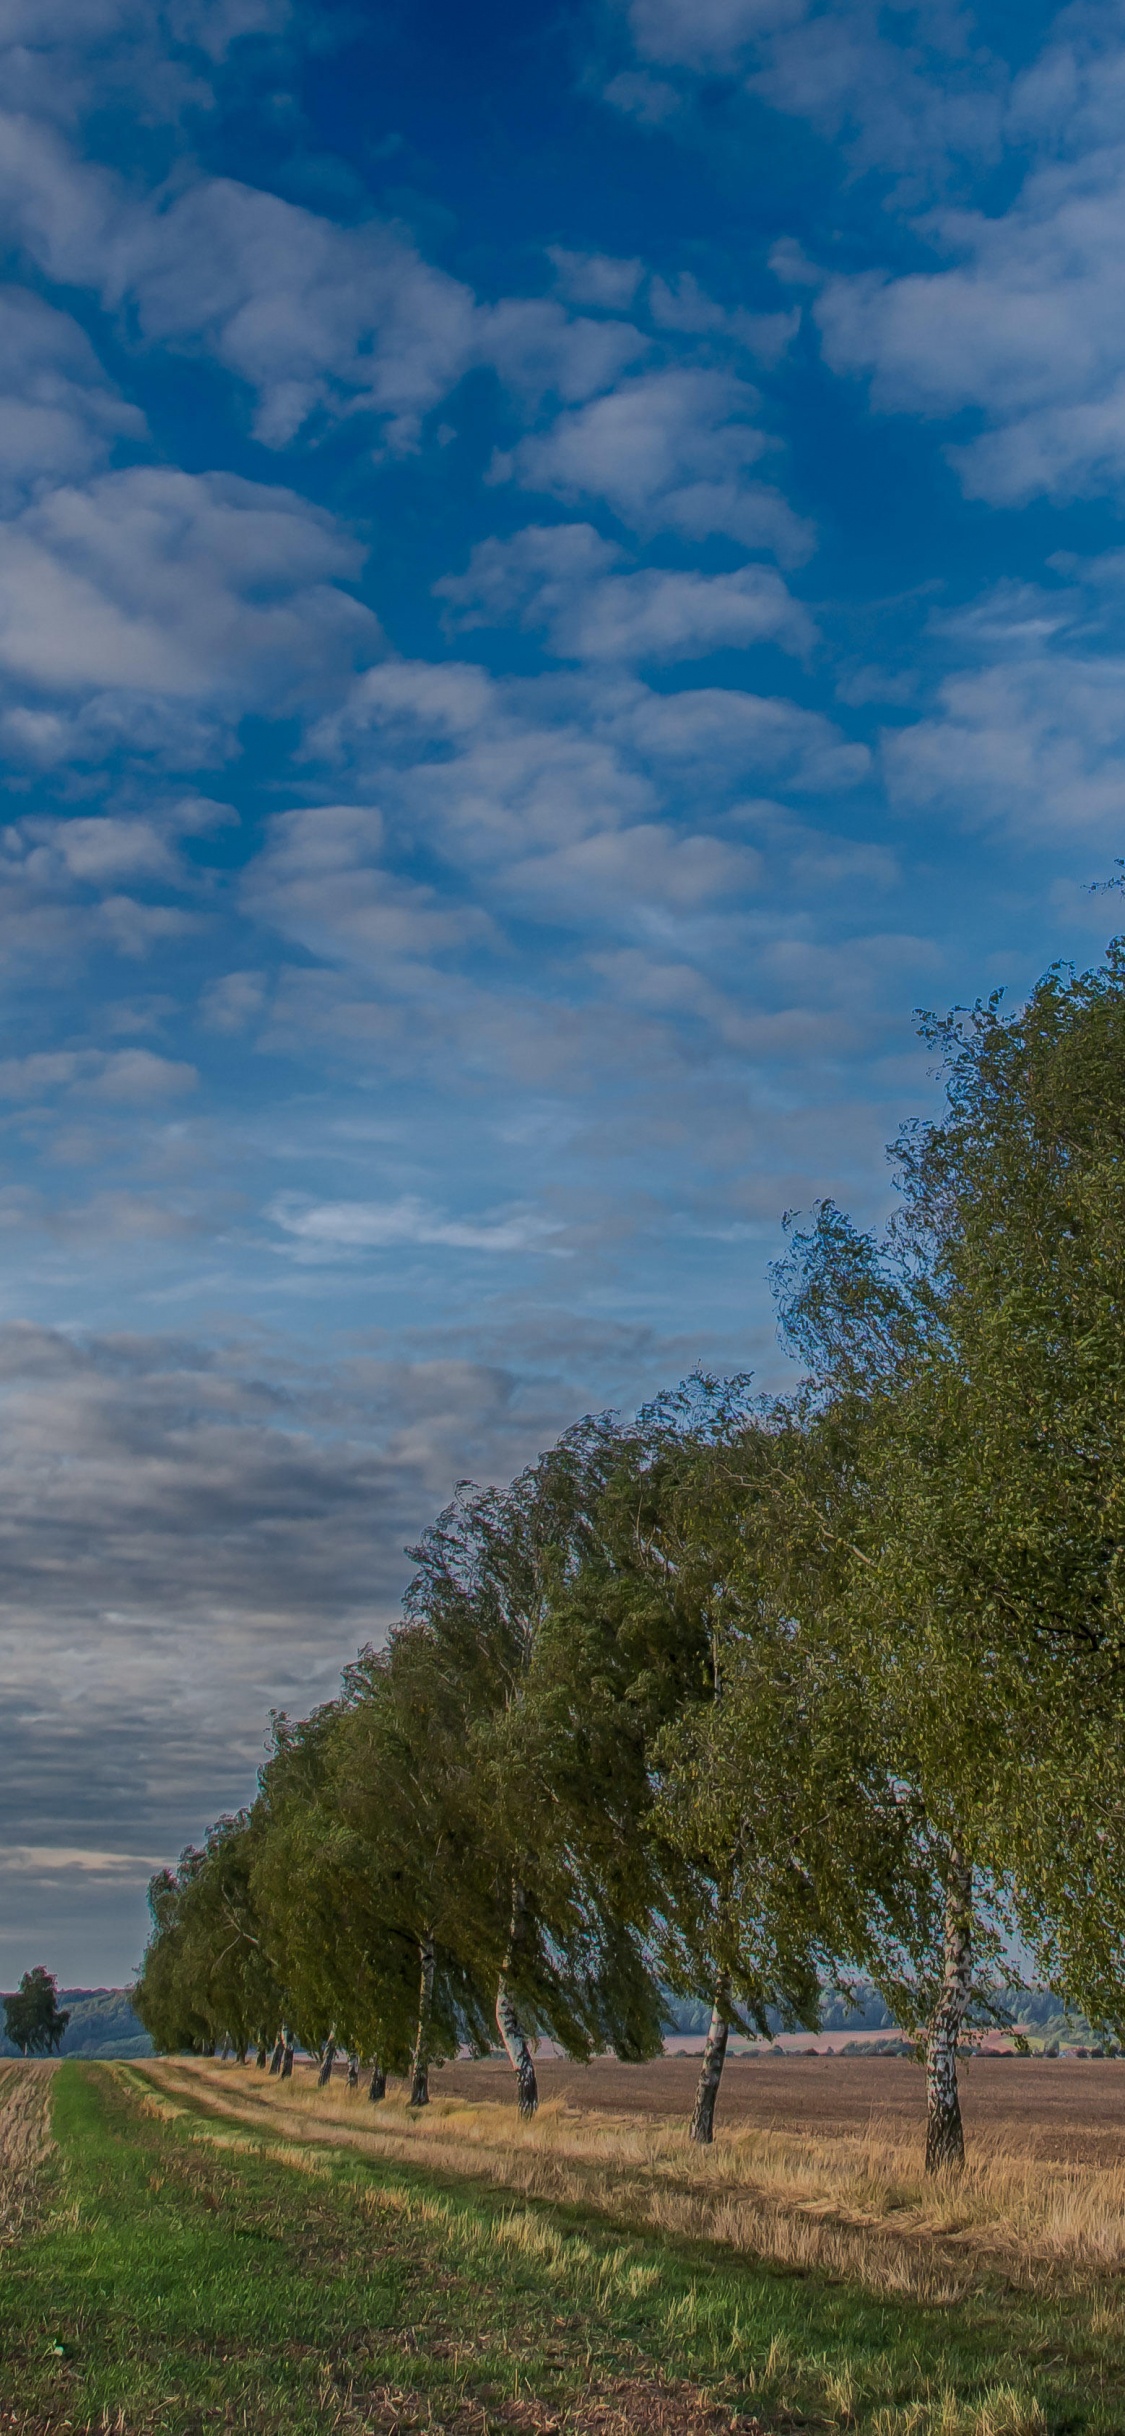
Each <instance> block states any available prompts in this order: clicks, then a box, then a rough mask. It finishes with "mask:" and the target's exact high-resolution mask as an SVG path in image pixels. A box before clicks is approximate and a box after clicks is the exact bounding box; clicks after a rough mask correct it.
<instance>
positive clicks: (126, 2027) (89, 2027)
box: [0, 1988, 153, 2059]
mask: <svg viewBox="0 0 1125 2436" xmlns="http://www.w3.org/2000/svg"><path fill="white" fill-rule="evenodd" d="M0 2003H2V1999H0ZM59 2005H60V2007H61V2009H62V2011H63V2012H64V2013H69V2015H70V2020H69V2022H68V2023H67V2028H66V2036H65V2038H64V2039H63V2043H62V2046H61V2048H60V2049H59V2053H60V2055H84V2056H102V2057H110V2056H116V2057H118V2058H124V2059H127V2058H128V2057H130V2056H138V2055H151V2054H152V2051H153V2048H152V2040H151V2039H150V2037H149V2035H148V2032H147V2030H145V2029H142V2027H141V2024H140V2022H139V2021H138V2020H137V2016H136V2014H135V2013H134V2011H133V2008H132V2005H131V2004H130V2002H129V1990H128V1989H127V1988H60V1989H59ZM2 2020H3V2013H2V2012H0V2021H2ZM17 2052H18V2050H17V2049H16V2048H15V2047H13V2046H12V2044H11V2041H10V2040H9V2039H6V2038H4V2037H3V2035H2V2034H0V2056H10V2055H15V2054H17Z"/></svg>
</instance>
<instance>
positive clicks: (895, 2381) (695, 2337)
mask: <svg viewBox="0 0 1125 2436" xmlns="http://www.w3.org/2000/svg"><path fill="white" fill-rule="evenodd" d="M147 2091H148V2084H147V2083H146V2082H145V2080H144V2078H143V2076H142V2075H141V2074H138V2073H136V2072H133V2071H131V2070H130V2069H129V2068H128V2067H119V2068H116V2069H115V2068H113V2067H108V2066H99V2065H96V2064H95V2065H79V2064H68V2065H66V2066H64V2067H63V2069H62V2070H61V2071H60V2072H59V2073H58V2075H57V2077H56V2079H55V2082H54V2123H55V2135H56V2139H57V2142H58V2156H57V2160H56V2164H55V2167H54V2169H53V2175H52V2177H51V2178H50V2179H49V2182H48V2187H47V2191H46V2195H45V2208H44V2213H43V2216H42V2219H41V2222H40V2225H39V2229H38V2230H37V2231H36V2232H34V2233H33V2234H32V2235H31V2236H30V2237H29V2238H26V2239H25V2240H24V2242H23V2243H22V2245H21V2246H20V2247H19V2248H18V2249H17V2250H16V2251H14V2252H13V2251H9V2252H7V2253H5V2254H3V2257H2V2259H0V2362H2V2365H0V2430H3V2431H5V2432H6V2431H7V2430H9V2429H12V2430H19V2431H26V2436H32V2432H33V2431H38V2430H47V2429H55V2428H58V2429H59V2430H60V2431H61V2430H75V2431H77V2430H85V2429H91V2430H98V2431H101V2430H103V2429H104V2430H113V2431H117V2432H119V2436H157V2432H159V2436H194V2432H195V2431H204V2430H206V2431H212V2430H214V2431H219V2430H228V2429H229V2430H244V2431H249V2432H252V2436H274V2432H275V2431H276V2432H277V2436H282V2431H284V2436H306V2431H307V2432H308V2436H312V2431H314V2430H315V2431H317V2436H324V2431H326V2430H333V2429H334V2430H338V2431H340V2436H361V2432H362V2431H366V2430H369V2429H377V2430H379V2431H385V2430H392V2429H406V2428H411V2427H414V2426H418V2427H425V2426H436V2427H439V2428H457V2429H458V2430H459V2431H460V2430H464V2431H466V2432H468V2431H472V2432H473V2436H483V2431H485V2430H487V2429H489V2428H518V2429H520V2430H523V2431H532V2430H535V2429H537V2428H548V2427H550V2426H552V2425H556V2424H557V2423H558V2422H559V2420H560V2419H565V2417H566V2414H567V2412H568V2411H571V2412H573V2413H575V2414H576V2424H578V2425H580V2426H587V2425H588V2426H590V2427H591V2428H592V2427H596V2426H599V2425H600V2426H602V2427H606V2426H609V2425H611V2424H613V2423H611V2422H608V2421H607V2420H606V2419H605V2417H604V2415H603V2417H602V2418H601V2419H600V2420H599V2418H598V2413H597V2410H596V2408H595V2407H594V2406H595V2405H596V2403H597V2400H598V2398H599V2397H601V2398H602V2400H603V2401H605V2402H606V2403H607V2404H608V2403H609V2402H613V2403H614V2407H615V2408H616V2409H618V2410H619V2411H623V2412H624V2413H625V2418H626V2420H627V2423H628V2424H629V2425H633V2426H637V2427H644V2426H649V2427H651V2428H653V2429H656V2428H660V2429H661V2430H667V2431H677V2430H678V2431H680V2432H681V2436H688V2431H689V2430H693V2429H697V2428H700V2427H702V2426H704V2425H706V2424H707V2418H708V2414H707V2412H706V2411H705V2410H704V2409H703V2408H702V2406H701V2405H700V2404H699V2403H698V2402H696V2401H694V2400H692V2399H691V2397H692V2396H694V2395H695V2394H696V2393H697V2392H698V2390H699V2389H701V2388H702V2389H704V2391H705V2392H706V2394H707V2395H708V2396H710V2397H711V2398H712V2399H713V2401H714V2403H715V2404H716V2405H719V2404H722V2405H723V2406H724V2408H725V2411H726V2413H727V2417H728V2421H729V2414H730V2413H731V2412H732V2411H734V2412H738V2413H742V2414H745V2415H746V2416H747V2418H750V2419H755V2420H757V2421H758V2422H760V2424H761V2426H762V2428H764V2429H768V2430H770V2431H771V2432H772V2431H774V2430H781V2429H792V2428H794V2427H796V2426H800V2425H811V2426H815V2427H821V2428H831V2427H837V2428H844V2427H851V2428H854V2429H856V2430H860V2431H870V2436H938V2432H939V2431H940V2436H971V2432H975V2436H1028V2432H1029V2431H1030V2430H1032V2429H1033V2428H1035V2427H1036V2426H1039V2427H1042V2428H1046V2429H1048V2430H1051V2431H1060V2432H1061V2431H1063V2430H1073V2431H1076V2432H1077V2431H1082V2436H1106V2432H1107V2431H1110V2430H1121V2431H1125V2365H1123V2357H1125V2342H1123V2333H1125V2314H1119V2312H1118V2310H1117V2306H1116V2303H1115V2301H1114V2300H1113V2296H1112V2295H1111V2296H1110V2303H1109V2306H1108V2307H1107V2296H1106V2294H1105V2292H1104V2291H1103V2292H1102V2293H1101V2294H1100V2295H1098V2296H1090V2297H1089V2299H1088V2300H1087V2301H1085V2302H1084V2301H1083V2300H1082V2299H1081V2297H1080V2296H1079V2297H1076V2296H1071V2297H1070V2298H1069V2299H1067V2298H1065V2297H1064V2296H1054V2297H1046V2298H1045V2297H1044V2296H1043V2295H1040V2296H1038V2298H1036V2297H1034V2296H1031V2295H1028V2294H1018V2293H1013V2292H1009V2291H1005V2290H1003V2289H996V2290H993V2291H990V2292H987V2293H982V2294H980V2295H978V2296H977V2297H975V2298H973V2299H970V2300H969V2301H966V2302H963V2303H960V2304H958V2305H957V2307H956V2308H946V2309H939V2308H934V2307H924V2306H921V2305H919V2304H917V2303H903V2304H901V2305H897V2304H895V2303H893V2302H889V2301H888V2300H887V2299H886V2298H879V2299H874V2298H871V2297H867V2296H865V2295H863V2294H862V2293H857V2292H856V2291H854V2290H851V2289H848V2288H846V2287H843V2286H838V2285H837V2286H833V2285H831V2284H829V2283H828V2282H826V2281H824V2280H821V2279H817V2278H815V2277H812V2276H796V2275H787V2274H782V2273H778V2272H773V2271H770V2270H768V2269H766V2268H763V2267H756V2266H754V2265H752V2264H746V2263H743V2262H741V2261H733V2260H732V2259H731V2258H730V2257H729V2255H726V2254H723V2253H720V2252H717V2251H708V2250H703V2249H700V2248H696V2249H694V2250H693V2249H692V2248H691V2247H690V2246H688V2245H675V2244H672V2243H668V2242H666V2241H661V2240H658V2239H656V2238H646V2237H643V2236H639V2235H636V2234H628V2235H626V2234H623V2233H621V2232H619V2231H615V2230H614V2228H613V2227H612V2226H607V2225H606V2223H605V2222H604V2220H595V2219H593V2218H589V2217H588V2218H585V2219H580V2218H578V2217H577V2216H576V2215H575V2214H574V2213H573V2212H568V2211H567V2210H565V2209H561V2208H552V2207H549V2206H542V2207H540V2206H536V2205H534V2204H529V2203H527V2202H525V2201H523V2200H520V2201H518V2202H516V2201H512V2200H508V2201H505V2200H504V2199H503V2197H502V2196H501V2195H498V2194H497V2193H496V2192H495V2191H483V2190H481V2189H479V2188H477V2187H475V2186H473V2185H467V2184H465V2183H464V2182H458V2183H457V2184H456V2185H453V2184H442V2183H440V2182H438V2181H437V2180H435V2179H434V2178H433V2177H432V2176H427V2175H424V2174H422V2173H420V2172H418V2171H415V2170H412V2169H410V2168H408V2167H405V2166H399V2165H380V2164H369V2163H366V2162H357V2161H356V2159H355V2158H354V2156H353V2157H340V2158H336V2157H334V2156H333V2155H332V2153H331V2152H328V2153H327V2154H325V2153H318V2154H315V2155H313V2154H311V2153H310V2155H309V2157H308V2160H307V2162H306V2163H305V2164H301V2163H294V2162H291V2161H287V2159H286V2155H285V2153H284V2151H283V2150H282V2148H281V2147H280V2145H279V2144H276V2143H271V2142H270V2141H269V2140H268V2139H262V2140H259V2139H258V2138H257V2136H256V2135H255V2137H254V2140H253V2143H252V2144H251V2143H249V2141H245V2143H244V2138H243V2136H239V2135H237V2134H233V2133H231V2132H230V2131H229V2130H224V2129H223V2127H222V2126H219V2125H216V2124H215V2123H213V2122H210V2121H208V2120H206V2119H205V2118H204V2117H203V2115H202V2114H200V2115H198V2116H197V2115H195V2114H194V2113H193V2112H192V2111H191V2110H189V2111H187V2112H185V2113H184V2114H182V2115H180V2116H179V2117H177V2118H175V2119H172V2120H165V2119H161V2118H159V2117H157V2116H155V2115H153V2114H152V2113H151V2112H146V2111H145V2110H144V2106H143V2100H144V2098H145V2096H146V2094H147ZM622 2381H628V2384H627V2386H625V2387H623V2385H622ZM1036 2406H1038V2413H1039V2415H1038V2416H1037V2409H1036ZM591 2414H592V2415H591ZM616 2424H617V2425H621V2424H623V2423H622V2422H621V2421H620V2420H618V2422H617V2423H616ZM711 2424H712V2425H713V2426H714V2427H715V2428H718V2427H719V2425H720V2420H719V2418H718V2416H716V2417H715V2418H714V2420H713V2421H712V2423H711Z"/></svg>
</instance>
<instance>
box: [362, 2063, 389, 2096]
mask: <svg viewBox="0 0 1125 2436" xmlns="http://www.w3.org/2000/svg"><path fill="white" fill-rule="evenodd" d="M386 2094H387V2076H386V2073H385V2072H384V2070H383V2067H382V2065H381V2063H380V2062H379V2059H378V2056H376V2058H375V2062H374V2063H373V2065H372V2067H371V2079H370V2081H369V2083H368V2087H367V2095H368V2097H369V2098H370V2100H371V2103H372V2105H373V2106H378V2105H379V2103H380V2101H381V2100H382V2099H383V2098H385V2097H386Z"/></svg>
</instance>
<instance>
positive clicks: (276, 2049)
mask: <svg viewBox="0 0 1125 2436" xmlns="http://www.w3.org/2000/svg"><path fill="white" fill-rule="evenodd" d="M284 2054H285V2032H284V2030H279V2031H278V2034H277V2037H276V2038H275V2040H274V2043H273V2054H272V2055H271V2057H270V2072H271V2074H272V2073H278V2072H280V2070H281V2063H282V2058H283V2056H284Z"/></svg>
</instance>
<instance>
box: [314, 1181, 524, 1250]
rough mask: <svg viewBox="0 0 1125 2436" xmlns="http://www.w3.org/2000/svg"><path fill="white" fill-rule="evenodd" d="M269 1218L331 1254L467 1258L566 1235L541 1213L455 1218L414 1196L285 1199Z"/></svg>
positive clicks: (518, 1211) (512, 1211) (318, 1248)
mask: <svg viewBox="0 0 1125 2436" xmlns="http://www.w3.org/2000/svg"><path fill="white" fill-rule="evenodd" d="M267 1215H268V1216H269V1217H270V1218H272V1219H273V1221H274V1224H275V1225H276V1226H279V1227H280V1228H281V1229H282V1230H283V1232H284V1233H285V1234H287V1235H292V1236H295V1237H296V1238H297V1240H298V1241H299V1242H300V1243H302V1244H308V1245H310V1246H313V1247H315V1248H316V1249H317V1250H318V1251H326V1252H350V1251H372V1252H376V1251H387V1250H390V1249H391V1248H392V1247H394V1246H396V1245H400V1244H419V1245H439V1246H442V1247H446V1248H448V1249H450V1250H452V1251H462V1252H539V1251H542V1250H544V1249H545V1248H546V1247H547V1246H548V1245H549V1244H550V1243H551V1242H552V1240H553V1238H554V1237H555V1236H557V1235H558V1234H559V1232H560V1228H559V1225H558V1222H557V1220H555V1219H550V1218H546V1217H544V1216H542V1215H541V1214H540V1213H539V1212H537V1211H535V1210H506V1211H500V1212H498V1213H495V1214H493V1215H490V1216H486V1217H483V1218H480V1219H467V1218H449V1217H444V1216H443V1215H442V1214H441V1213H440V1211H437V1210H433V1209H431V1208H429V1206H428V1205H427V1204H426V1203H425V1202H424V1201H420V1200H418V1199H417V1198H416V1196H415V1195H413V1194H409V1193H407V1194H403V1195H401V1196H400V1198H399V1199H398V1200H397V1201H325V1202H306V1201H304V1200H303V1199H301V1198H300V1196H298V1195H295V1194H289V1193H280V1194H278V1196H277V1198H276V1200H274V1201H273V1202H272V1203H271V1205H270V1208H269V1211H268V1212H267Z"/></svg>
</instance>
